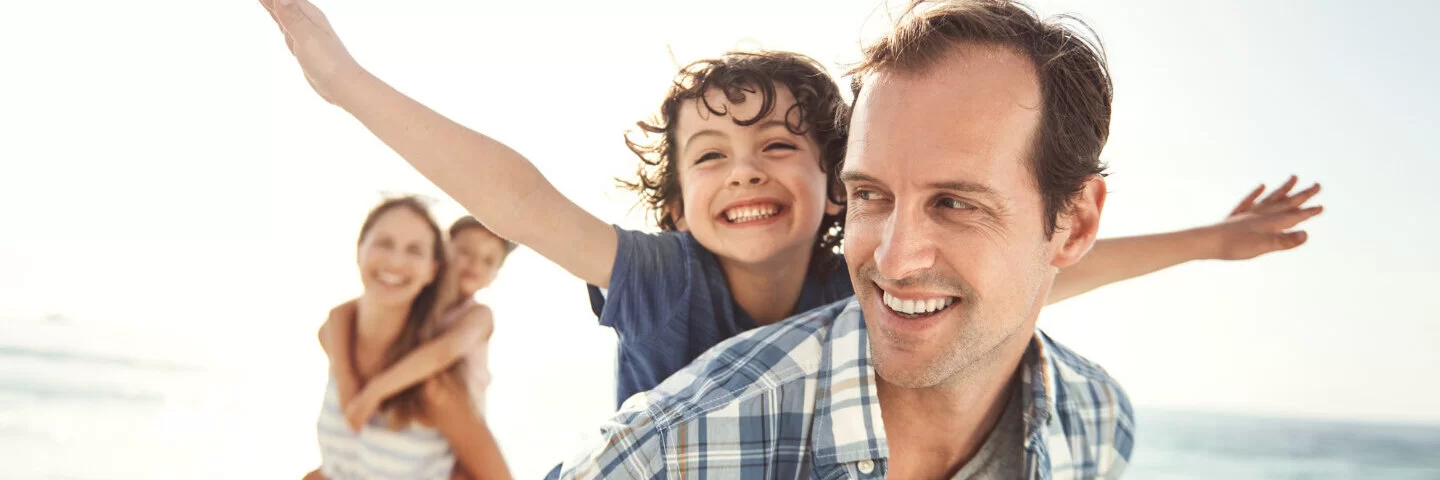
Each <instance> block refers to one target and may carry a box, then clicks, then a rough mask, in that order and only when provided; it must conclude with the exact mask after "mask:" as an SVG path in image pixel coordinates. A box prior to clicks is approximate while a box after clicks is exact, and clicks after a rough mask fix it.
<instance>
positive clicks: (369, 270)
mask: <svg viewBox="0 0 1440 480" xmlns="http://www.w3.org/2000/svg"><path fill="white" fill-rule="evenodd" d="M434 248H435V233H434V232H432V231H431V230H430V224H429V222H427V221H426V219H425V218H423V217H421V216H420V215H419V214H417V213H415V212H413V211H411V210H410V209H407V208H391V209H390V210H389V211H387V212H385V213H383V214H381V215H380V218H379V219H377V220H376V221H375V223H374V225H372V226H371V227H370V231H369V232H367V233H366V234H365V239H364V240H362V241H361V242H360V250H359V252H358V254H357V255H356V263H357V264H358V265H359V267H360V283H361V284H363V285H364V286H365V296H367V297H372V298H374V299H375V300H378V301H379V302H380V303H381V304H386V305H406V306H408V305H409V304H410V303H411V302H413V301H414V300H415V296H416V295H419V294H420V290H421V289H423V288H425V286H426V285H429V284H430V283H431V282H433V281H434V280H435V271H436V270H437V269H438V268H439V265H438V264H437V263H436V261H435V251H434Z"/></svg>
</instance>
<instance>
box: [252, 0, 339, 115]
mask: <svg viewBox="0 0 1440 480" xmlns="http://www.w3.org/2000/svg"><path fill="white" fill-rule="evenodd" d="M260 4H261V5H262V6H264V7H265V10H267V11H269V12H270V18H272V19H274V20H275V24H276V26H278V27H280V32H281V33H282V34H284V35H285V46H287V47H289V48H290V54H292V55H294V56H295V60H297V61H299V62H300V69H301V70H303V71H304V72H305V80H307V81H309V82H310V87H311V88H314V89H315V93H318V94H320V97H321V98H324V99H325V101H327V102H330V103H335V96H334V92H333V88H334V86H335V85H336V82H337V81H343V79H344V78H345V77H346V76H347V75H353V74H355V73H356V72H360V71H362V70H361V69H360V65H359V64H357V63H355V59H354V58H352V57H351V56H350V52H349V51H347V50H345V45H344V44H343V43H340V37H339V36H337V35H335V30H334V29H333V28H331V27H330V21H329V20H326V19H325V14H324V13H321V12H320V9H319V8H315V5H313V4H311V3H310V2H309V1H308V0H260Z"/></svg>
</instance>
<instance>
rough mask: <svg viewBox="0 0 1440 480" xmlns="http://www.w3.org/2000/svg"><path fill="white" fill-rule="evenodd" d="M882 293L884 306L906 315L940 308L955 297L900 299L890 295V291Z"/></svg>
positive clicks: (950, 302) (948, 303) (951, 301)
mask: <svg viewBox="0 0 1440 480" xmlns="http://www.w3.org/2000/svg"><path fill="white" fill-rule="evenodd" d="M884 293H885V294H884V295H883V296H882V299H883V300H884V301H885V306H887V307H890V309H891V310H894V311H896V312H899V313H903V314H906V315H924V314H927V313H931V312H936V311H939V310H942V309H944V308H945V307H948V306H950V304H952V303H955V297H937V298H922V299H919V300H913V299H912V300H902V299H899V298H896V297H895V296H894V295H891V294H890V292H884Z"/></svg>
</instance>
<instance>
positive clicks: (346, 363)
mask: <svg viewBox="0 0 1440 480" xmlns="http://www.w3.org/2000/svg"><path fill="white" fill-rule="evenodd" d="M354 335H355V301H354V300H351V301H348V302H345V303H342V304H340V305H339V306H336V307H335V308H332V309H330V316H329V317H327V318H326V319H325V323H323V324H321V325H320V332H319V336H320V349H322V350H324V351H325V358H326V359H328V360H329V361H330V375H331V376H333V377H335V388H336V389H337V390H339V391H338V392H336V393H337V394H338V395H339V397H340V408H345V407H346V406H348V405H350V401H351V400H353V399H354V398H355V395H356V394H358V393H359V391H360V380H359V376H358V375H356V374H355V362H354V361H353V359H354V358H355V357H354V355H352V353H351V348H350V347H351V339H352V338H354Z"/></svg>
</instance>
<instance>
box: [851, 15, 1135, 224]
mask: <svg viewBox="0 0 1440 480" xmlns="http://www.w3.org/2000/svg"><path fill="white" fill-rule="evenodd" d="M1070 24H1074V25H1075V26H1074V27H1072V26H1070ZM1077 27H1078V28H1077ZM1082 29H1083V30H1084V32H1081V31H1079V30H1082ZM1087 32H1088V33H1089V36H1087V35H1083V34H1082V33H1087ZM1093 36H1094V30H1091V29H1090V28H1089V27H1088V26H1086V25H1085V23H1084V22H1082V21H1080V20H1079V19H1076V18H1074V17H1072V16H1068V15H1061V16H1056V17H1051V18H1049V19H1045V20H1042V19H1040V18H1039V17H1038V16H1037V15H1036V14H1035V12H1034V11H1033V10H1031V9H1030V8H1029V7H1026V6H1024V5H1022V4H1020V3H1017V2H1013V1H1007V0H969V1H923V0H922V1H917V2H915V3H913V4H911V6H910V9H909V10H908V11H907V12H906V13H905V14H904V15H903V16H902V17H901V19H900V21H899V23H898V24H897V25H896V27H895V29H894V30H893V31H891V32H890V33H889V34H888V35H886V36H885V37H884V38H882V39H880V40H879V41H877V42H875V43H874V44H871V45H870V46H868V47H866V48H865V59H864V60H863V62H862V63H861V64H860V65H859V66H857V67H856V68H855V69H853V70H852V71H851V74H852V75H854V77H852V83H851V86H852V88H853V90H854V91H855V93H856V95H859V92H860V88H861V86H862V82H861V79H862V77H863V76H864V75H867V74H873V73H879V72H885V71H898V72H902V73H920V72H923V71H925V70H927V69H929V68H931V67H933V66H934V65H935V64H937V63H939V62H940V60H942V59H943V58H945V56H946V55H947V54H948V53H949V52H951V50H952V49H953V48H954V47H955V46H956V45H959V44H962V43H976V44H982V45H996V46H1001V47H1005V48H1009V49H1012V50H1014V51H1016V52H1018V53H1021V54H1024V55H1026V56H1028V57H1029V58H1030V60H1031V61H1032V62H1033V63H1034V65H1035V72H1036V76H1037V77H1038V79H1039V83H1040V94H1041V96H1042V98H1043V100H1042V102H1043V105H1042V111H1041V119H1040V126H1039V129H1038V130H1037V132H1036V135H1035V139H1034V142H1035V143H1034V145H1032V147H1031V155H1030V165H1029V167H1030V171H1031V173H1032V174H1034V175H1035V180H1036V186H1037V187H1038V189H1039V190H1040V195H1041V198H1042V199H1043V200H1044V204H1045V235H1046V237H1047V238H1048V237H1049V236H1050V235H1052V234H1054V232H1055V222H1056V220H1057V218H1058V217H1059V214H1060V212H1062V211H1068V210H1069V209H1070V207H1071V202H1072V201H1073V200H1074V198H1075V196H1076V195H1077V194H1079V193H1080V191H1081V190H1082V189H1084V186H1085V182H1086V181H1087V180H1089V179H1090V178H1091V177H1092V176H1095V175H1102V176H1103V175H1105V165H1104V164H1103V163H1101V162H1100V151H1101V150H1102V149H1104V148H1105V141H1106V139H1107V138H1108V137H1109V136H1110V103H1111V100H1112V97H1113V95H1114V92H1113V86H1112V84H1111V82H1110V73H1109V69H1108V67H1107V66H1106V61H1105V52H1104V48H1103V47H1102V46H1101V45H1100V42H1099V39H1098V38H1093V39H1092V37H1093Z"/></svg>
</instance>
